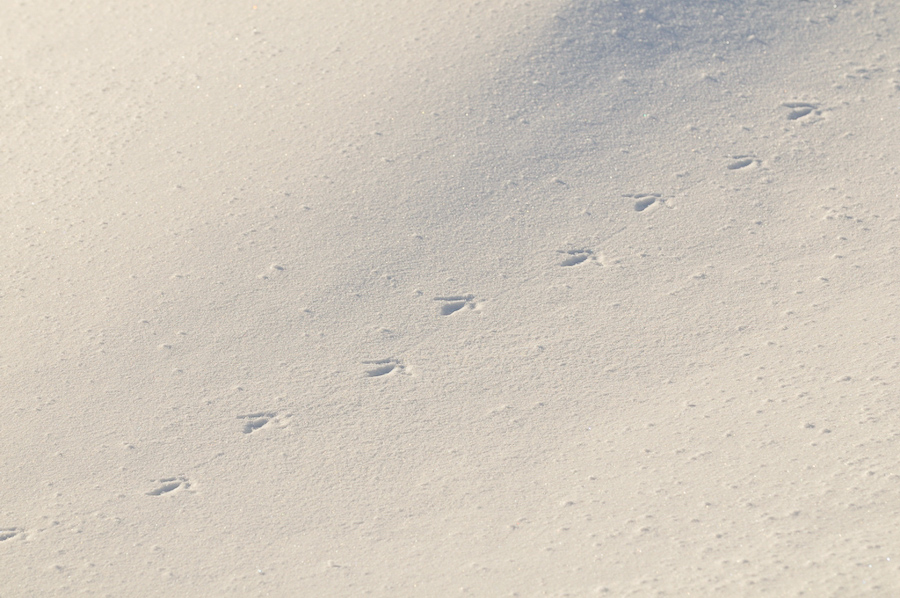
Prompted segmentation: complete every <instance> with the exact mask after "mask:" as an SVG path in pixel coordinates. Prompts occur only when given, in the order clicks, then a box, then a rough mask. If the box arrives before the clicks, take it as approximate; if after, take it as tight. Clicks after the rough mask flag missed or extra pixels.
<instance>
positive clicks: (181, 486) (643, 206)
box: [0, 102, 821, 542]
mask: <svg viewBox="0 0 900 598" xmlns="http://www.w3.org/2000/svg"><path fill="white" fill-rule="evenodd" d="M782 106H783V107H784V108H787V109H789V112H788V113H787V115H786V118H787V120H790V121H801V120H808V119H809V117H815V116H819V115H821V110H820V108H819V105H818V104H813V103H808V102H784V103H783V104H782ZM729 160H730V162H729V163H728V164H727V165H726V169H727V170H744V169H749V168H751V167H755V166H758V165H760V164H761V163H762V161H761V160H759V159H758V158H757V157H756V156H754V155H752V154H745V155H732V156H729ZM623 197H626V198H629V199H631V200H633V204H632V206H633V208H634V211H635V212H644V211H646V210H648V209H650V208H655V207H659V206H663V207H668V208H671V206H669V205H667V203H666V199H665V198H663V196H662V194H660V193H628V194H624V195H623ZM557 253H559V254H561V255H562V259H561V261H560V262H559V266H561V267H564V268H571V267H575V266H580V265H583V264H591V263H593V264H597V263H598V261H597V257H596V256H595V255H594V252H593V251H592V250H591V249H586V248H580V249H560V250H558V251H557ZM282 270H283V267H281V266H279V265H272V266H271V267H270V271H271V273H266V274H265V275H264V276H262V277H264V278H268V277H269V276H271V275H272V273H274V274H276V275H277V274H279V273H280V272H281V271H282ZM434 301H435V302H437V303H438V314H439V315H440V316H444V317H446V316H453V315H454V314H458V313H459V312H462V311H464V310H474V309H478V308H479V307H478V305H477V304H476V303H475V295H472V294H464V295H448V296H440V297H434ZM362 364H363V365H364V366H366V369H365V375H364V377H366V378H382V377H386V376H392V375H397V374H402V373H404V371H405V370H406V366H405V365H404V364H403V363H402V362H401V361H400V360H399V359H396V358H393V357H389V358H385V359H371V360H365V361H363V362H362ZM287 417H290V415H285V416H279V414H278V412H275V411H258V412H254V413H247V414H244V415H238V416H237V419H238V420H241V422H242V423H243V425H242V428H241V431H242V433H244V434H253V433H255V432H258V431H260V430H262V429H264V428H266V427H268V426H270V425H271V424H279V423H281V422H280V421H279V420H280V419H281V418H287ZM282 425H283V423H282ZM154 481H155V482H156V487H155V488H154V489H152V490H150V491H149V492H147V493H146V494H147V495H148V496H163V495H168V494H171V493H173V492H178V491H185V490H188V489H189V488H190V486H191V484H190V481H189V480H188V479H187V478H186V477H185V476H177V477H169V478H160V479H159V480H154ZM21 533H23V530H22V529H21V528H17V527H7V528H0V542H3V541H6V540H9V539H11V538H14V537H16V536H18V535H20V534H21Z"/></svg>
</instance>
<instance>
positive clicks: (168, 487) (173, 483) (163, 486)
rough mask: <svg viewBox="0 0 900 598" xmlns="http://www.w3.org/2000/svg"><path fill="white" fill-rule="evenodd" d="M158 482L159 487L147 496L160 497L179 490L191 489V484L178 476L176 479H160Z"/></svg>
mask: <svg viewBox="0 0 900 598" xmlns="http://www.w3.org/2000/svg"><path fill="white" fill-rule="evenodd" d="M158 481H159V483H160V486H159V487H158V488H156V489H155V490H151V491H150V492H148V493H147V496H161V495H163V494H168V493H169V492H172V491H174V490H177V489H179V488H183V489H185V490H187V489H188V488H190V487H191V483H190V482H188V481H187V478H186V477H184V476H178V477H176V478H160V479H159V480H158Z"/></svg>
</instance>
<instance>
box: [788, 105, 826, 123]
mask: <svg viewBox="0 0 900 598" xmlns="http://www.w3.org/2000/svg"><path fill="white" fill-rule="evenodd" d="M782 106H784V107H785V108H790V109H791V111H790V112H789V113H788V115H787V119H788V120H798V119H801V118H803V117H804V116H808V115H810V114H813V115H818V114H820V112H819V107H818V106H817V105H816V104H807V103H806V102H785V103H784V104H782Z"/></svg>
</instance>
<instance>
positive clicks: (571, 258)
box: [557, 249, 595, 267]
mask: <svg viewBox="0 0 900 598" xmlns="http://www.w3.org/2000/svg"><path fill="white" fill-rule="evenodd" d="M557 253H562V254H564V255H567V256H568V257H566V258H565V259H563V261H562V262H561V263H560V264H559V265H560V266H563V267H568V266H577V265H578V264H583V263H584V262H586V261H587V260H589V259H595V258H594V252H593V251H591V250H590V249H560V250H559V251H557Z"/></svg>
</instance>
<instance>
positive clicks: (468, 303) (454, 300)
mask: <svg viewBox="0 0 900 598" xmlns="http://www.w3.org/2000/svg"><path fill="white" fill-rule="evenodd" d="M434 300H435V301H441V302H442V303H443V305H441V309H440V313H441V315H442V316H449V315H450V314H453V313H456V312H458V311H459V310H461V309H463V308H464V307H467V308H469V309H474V308H475V301H474V300H475V295H452V296H450V297H435V298H434Z"/></svg>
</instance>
